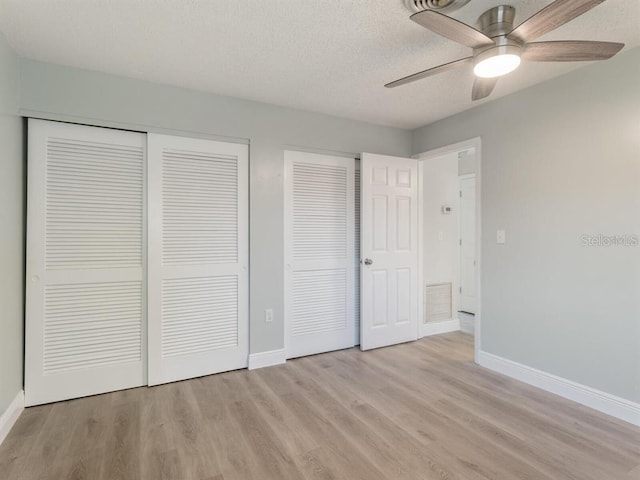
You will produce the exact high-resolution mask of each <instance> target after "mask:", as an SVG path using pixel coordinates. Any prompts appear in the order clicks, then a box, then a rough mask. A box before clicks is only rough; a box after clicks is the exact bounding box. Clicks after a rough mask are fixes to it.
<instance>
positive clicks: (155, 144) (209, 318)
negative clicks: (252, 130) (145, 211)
mask: <svg viewBox="0 0 640 480" xmlns="http://www.w3.org/2000/svg"><path fill="white" fill-rule="evenodd" d="M148 150H149V259H148V262H149V280H148V285H149V313H148V316H149V385H156V384H159V383H166V382H172V381H176V380H182V379H186V378H193V377H198V376H202V375H208V374H212V373H218V372H223V371H227V370H234V369H238V368H244V367H246V366H247V362H248V354H249V325H248V322H249V319H248V318H249V317H248V297H249V286H248V271H247V269H248V260H249V251H248V146H247V145H241V144H235V143H223V142H216V141H211V140H203V139H195V138H183V137H174V136H168V135H156V134H149V135H148Z"/></svg>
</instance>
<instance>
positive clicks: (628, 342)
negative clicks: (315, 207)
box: [413, 48, 640, 402]
mask: <svg viewBox="0 0 640 480" xmlns="http://www.w3.org/2000/svg"><path fill="white" fill-rule="evenodd" d="M477 136H480V137H481V138H482V166H481V174H482V349H483V350H485V351H487V352H490V353H493V354H496V355H499V356H502V357H505V358H508V359H511V360H514V361H516V362H520V363H523V364H525V365H529V366H531V367H534V368H537V369H540V370H543V371H546V372H549V373H552V374H556V375H559V376H561V377H564V378H567V379H570V380H573V381H576V382H578V383H581V384H584V385H588V386H591V387H594V388H597V389H599V390H602V391H605V392H608V393H611V394H614V395H618V396H620V397H623V398H626V399H629V400H632V401H636V402H638V401H640V247H608V248H607V247H585V246H582V243H581V235H583V234H600V233H602V234H608V235H613V234H636V235H640V48H636V49H633V50H631V51H629V52H626V53H624V54H621V55H619V56H618V57H616V58H614V59H611V60H609V61H607V62H602V63H599V64H593V65H590V66H587V67H585V68H583V69H580V70H578V71H575V72H573V73H569V74H567V75H565V76H563V77H560V78H557V79H554V80H551V81H549V82H546V83H543V84H540V85H537V86H535V87H532V88H529V89H527V90H524V91H521V92H519V93H516V94H513V95H510V96H507V97H504V98H501V99H498V100H496V101H493V102H490V103H487V104H485V105H482V106H479V107H477V108H474V109H472V110H469V111H467V112H464V113H461V114H458V115H455V116H453V117H450V118H448V119H445V120H442V121H439V122H436V123H434V124H431V125H428V126H426V127H423V128H421V129H418V130H416V131H414V137H413V153H420V152H424V151H426V150H430V149H433V148H437V147H441V146H444V145H448V144H451V143H455V142H458V141H461V140H466V139H469V138H472V137H477ZM497 229H505V230H506V234H507V243H506V245H496V240H495V237H496V230H497Z"/></svg>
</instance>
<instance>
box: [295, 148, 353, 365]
mask: <svg viewBox="0 0 640 480" xmlns="http://www.w3.org/2000/svg"><path fill="white" fill-rule="evenodd" d="M354 164H355V160H354V159H350V158H344V157H333V156H329V155H319V154H312V153H303V152H292V151H286V152H285V177H286V179H285V243H286V245H285V263H286V264H285V336H286V342H285V346H286V352H287V358H293V357H300V356H303V355H312V354H315V353H320V352H328V351H331V350H338V349H341V348H349V347H353V345H354V342H355V310H354V270H355V263H354V257H355V251H354V220H353V219H354V213H355V212H354Z"/></svg>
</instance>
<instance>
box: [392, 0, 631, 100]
mask: <svg viewBox="0 0 640 480" xmlns="http://www.w3.org/2000/svg"><path fill="white" fill-rule="evenodd" d="M603 1H604V0H556V1H555V2H553V3H551V4H549V5H548V6H546V7H545V8H543V9H542V10H540V11H539V12H538V13H536V14H535V15H533V16H532V17H530V18H528V19H527V20H525V21H524V22H523V23H521V24H520V25H519V26H517V27H516V28H513V20H514V18H515V13H516V10H515V8H513V7H512V6H510V5H500V6H498V7H494V8H491V9H489V10H487V11H486V12H484V13H483V14H482V15H480V18H479V19H478V27H479V30H476V29H475V28H473V27H471V26H469V25H467V24H466V23H462V22H460V21H458V20H456V19H454V18H451V17H448V16H447V15H444V14H442V13H438V12H436V11H434V10H423V11H421V12H418V13H415V14H413V15H411V20H413V21H414V22H416V23H417V24H419V25H422V26H423V27H425V28H427V29H429V30H431V31H432V32H435V33H437V34H439V35H442V36H443V37H446V38H448V39H450V40H453V41H455V42H458V43H461V44H462V45H465V46H467V47H470V48H472V49H473V55H471V56H470V57H465V58H461V59H459V60H455V61H453V62H449V63H445V64H443V65H439V66H437V67H433V68H429V69H427V70H423V71H422V72H418V73H414V74H413V75H409V76H407V77H403V78H400V79H399V80H396V81H394V82H391V83H387V84H386V85H385V87H387V88H393V87H398V86H400V85H404V84H406V83H410V82H414V81H416V80H420V79H422V78H426V77H430V76H432V75H437V74H438V73H443V72H447V71H449V70H452V69H455V68H458V67H462V66H465V65H468V64H473V65H474V67H473V72H474V73H475V75H476V78H475V80H474V83H473V89H472V92H471V99H472V100H480V99H481V98H485V97H487V96H489V94H491V91H492V90H493V88H494V87H495V86H496V83H497V82H498V78H499V77H501V76H502V75H506V74H507V73H510V72H512V71H514V70H515V69H516V68H518V66H519V65H520V61H521V60H526V61H532V62H581V61H593V60H606V59H608V58H611V57H613V56H614V55H615V54H616V53H618V52H619V51H620V50H621V49H622V47H624V44H623V43H614V42H593V41H582V40H566V41H553V42H533V43H531V41H532V40H534V39H536V38H538V37H540V36H542V35H544V34H545V33H548V32H550V31H552V30H555V29H556V28H558V27H560V26H561V25H564V24H565V23H567V22H570V21H571V20H573V19H574V18H576V17H579V16H580V15H582V14H583V13H586V12H587V11H589V10H591V9H592V8H593V7H595V6H597V5H599V4H600V3H602V2H603Z"/></svg>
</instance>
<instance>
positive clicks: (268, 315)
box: [264, 308, 273, 323]
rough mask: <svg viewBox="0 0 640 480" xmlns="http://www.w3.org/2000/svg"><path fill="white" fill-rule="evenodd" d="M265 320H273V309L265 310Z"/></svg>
mask: <svg viewBox="0 0 640 480" xmlns="http://www.w3.org/2000/svg"><path fill="white" fill-rule="evenodd" d="M264 321H265V322H267V323H269V322H273V310H272V309H270V308H267V309H266V310H265V311H264Z"/></svg>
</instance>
